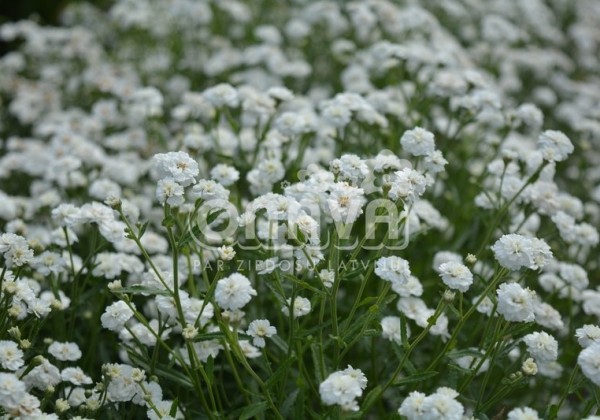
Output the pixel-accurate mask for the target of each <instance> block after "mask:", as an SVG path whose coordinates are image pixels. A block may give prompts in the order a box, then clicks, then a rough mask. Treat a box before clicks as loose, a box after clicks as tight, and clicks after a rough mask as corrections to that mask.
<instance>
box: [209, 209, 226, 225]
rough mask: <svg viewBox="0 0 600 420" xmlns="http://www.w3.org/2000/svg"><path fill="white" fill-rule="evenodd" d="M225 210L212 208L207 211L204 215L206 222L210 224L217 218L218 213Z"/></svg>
mask: <svg viewBox="0 0 600 420" xmlns="http://www.w3.org/2000/svg"><path fill="white" fill-rule="evenodd" d="M224 211H226V209H213V210H210V211H209V212H208V216H207V217H206V224H207V225H210V224H211V223H212V222H214V221H215V220H217V218H218V217H219V215H220V214H221V213H223V212H224Z"/></svg>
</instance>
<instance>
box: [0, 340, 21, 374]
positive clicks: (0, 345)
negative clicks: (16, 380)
mask: <svg viewBox="0 0 600 420" xmlns="http://www.w3.org/2000/svg"><path fill="white" fill-rule="evenodd" d="M23 364H25V361H24V360H23V352H22V351H21V349H19V347H18V346H17V343H15V342H13V341H6V340H1V341H0V366H2V368H3V369H6V370H12V371H15V370H17V369H19V368H20V367H21V366H23Z"/></svg>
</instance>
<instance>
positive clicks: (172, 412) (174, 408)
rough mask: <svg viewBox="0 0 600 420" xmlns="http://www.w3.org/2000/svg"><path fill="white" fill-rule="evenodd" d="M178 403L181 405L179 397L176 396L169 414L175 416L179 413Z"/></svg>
mask: <svg viewBox="0 0 600 420" xmlns="http://www.w3.org/2000/svg"><path fill="white" fill-rule="evenodd" d="M177 405H179V398H177V397H175V399H174V400H173V403H172V404H171V409H170V410H169V416H171V417H173V418H175V415H176V414H177Z"/></svg>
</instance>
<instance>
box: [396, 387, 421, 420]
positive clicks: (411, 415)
mask: <svg viewBox="0 0 600 420" xmlns="http://www.w3.org/2000/svg"><path fill="white" fill-rule="evenodd" d="M426 398H427V395H425V394H423V393H422V392H419V391H412V392H411V393H410V394H408V397H406V398H405V399H404V401H402V404H401V405H400V408H399V409H398V414H400V415H401V416H404V417H407V418H408V419H409V420H413V419H415V420H416V419H420V418H423V417H422V416H423V403H424V402H425V399H426Z"/></svg>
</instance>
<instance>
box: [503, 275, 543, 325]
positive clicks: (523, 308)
mask: <svg viewBox="0 0 600 420" xmlns="http://www.w3.org/2000/svg"><path fill="white" fill-rule="evenodd" d="M496 294H497V295H498V308H497V311H498V313H499V314H500V315H502V316H503V317H504V319H506V320H507V321H512V322H531V321H533V320H534V319H535V312H534V297H535V292H533V291H531V290H530V289H528V288H523V287H521V285H520V284H518V283H503V284H501V285H500V287H498V290H497V291H496Z"/></svg>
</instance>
